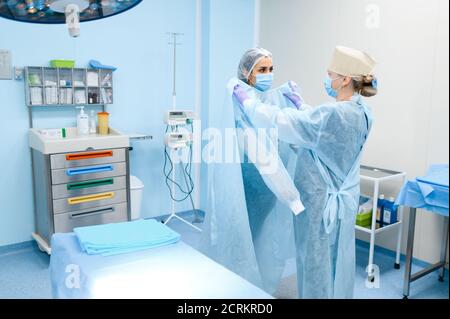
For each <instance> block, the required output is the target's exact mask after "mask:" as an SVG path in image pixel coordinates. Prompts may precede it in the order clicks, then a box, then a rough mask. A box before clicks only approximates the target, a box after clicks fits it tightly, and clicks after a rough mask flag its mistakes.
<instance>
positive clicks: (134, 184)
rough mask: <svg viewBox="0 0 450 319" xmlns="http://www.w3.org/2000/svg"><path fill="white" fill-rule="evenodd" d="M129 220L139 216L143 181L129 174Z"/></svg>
mask: <svg viewBox="0 0 450 319" xmlns="http://www.w3.org/2000/svg"><path fill="white" fill-rule="evenodd" d="M130 190H131V194H130V197H131V220H137V219H140V218H141V206H142V192H143V190H144V183H142V181H141V180H140V179H139V178H137V177H136V176H132V175H131V176H130Z"/></svg>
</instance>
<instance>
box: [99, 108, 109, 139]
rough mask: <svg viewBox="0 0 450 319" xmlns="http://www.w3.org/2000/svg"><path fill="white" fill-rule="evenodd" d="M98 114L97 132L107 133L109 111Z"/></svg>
mask: <svg viewBox="0 0 450 319" xmlns="http://www.w3.org/2000/svg"><path fill="white" fill-rule="evenodd" d="M97 116H98V134H100V135H108V134H109V113H108V112H100V113H98V114H97Z"/></svg>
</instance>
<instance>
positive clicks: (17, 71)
mask: <svg viewBox="0 0 450 319" xmlns="http://www.w3.org/2000/svg"><path fill="white" fill-rule="evenodd" d="M14 79H15V80H16V81H22V80H23V68H18V67H14Z"/></svg>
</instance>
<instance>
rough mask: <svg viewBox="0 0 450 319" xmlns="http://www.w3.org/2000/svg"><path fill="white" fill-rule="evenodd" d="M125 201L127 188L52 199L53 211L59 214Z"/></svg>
mask: <svg viewBox="0 0 450 319" xmlns="http://www.w3.org/2000/svg"><path fill="white" fill-rule="evenodd" d="M126 201H127V190H126V189H123V190H119V191H112V192H105V193H95V194H90V195H84V196H77V197H69V198H64V199H57V200H54V201H53V212H54V213H55V214H61V213H66V212H73V211H76V210H82V209H89V208H95V207H98V206H106V205H114V204H118V203H122V202H126Z"/></svg>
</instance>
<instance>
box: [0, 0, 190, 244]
mask: <svg viewBox="0 0 450 319" xmlns="http://www.w3.org/2000/svg"><path fill="white" fill-rule="evenodd" d="M170 31H176V32H183V33H184V34H185V36H184V38H183V40H182V42H183V46H182V47H180V51H179V56H178V57H179V65H178V66H179V69H178V74H179V81H178V100H179V104H180V105H184V106H190V107H192V108H193V106H194V102H195V0H170V1H167V0H159V1H156V0H155V1H148V0H147V1H143V2H142V3H141V4H140V5H139V6H137V7H136V8H134V9H133V10H130V11H128V12H126V13H123V14H121V15H117V16H114V17H111V18H109V19H104V20H99V21H94V22H88V23H83V24H81V37H80V38H78V39H72V38H70V37H69V35H68V33H67V29H66V27H65V26H64V25H38V24H26V23H17V22H14V21H9V20H6V19H1V18H0V48H1V49H9V50H11V51H12V56H13V63H14V65H16V66H25V65H38V66H40V65H48V61H49V60H51V59H55V58H58V59H75V60H76V61H77V66H79V67H85V66H86V64H87V62H88V61H89V59H91V58H95V59H98V60H100V61H102V62H103V63H105V64H109V65H115V66H117V67H118V70H117V71H116V72H115V74H114V76H115V78H114V90H115V96H114V99H115V101H114V105H112V106H110V107H109V108H108V111H109V112H110V113H111V126H112V127H115V128H117V129H119V130H122V131H123V132H127V133H131V132H139V133H146V134H151V135H153V136H154V137H155V139H154V140H153V141H143V142H137V143H136V144H135V145H133V146H135V149H134V151H133V152H132V156H131V171H132V173H133V174H135V175H137V176H138V177H139V178H140V179H142V180H143V182H144V184H145V191H144V202H143V213H144V217H147V216H152V215H160V214H162V213H168V212H169V210H170V200H169V195H168V192H167V189H166V186H165V184H164V180H163V178H162V169H163V158H164V157H163V147H162V145H163V144H162V141H163V135H164V129H165V127H164V125H163V124H162V120H163V112H164V110H166V109H168V108H169V106H170V105H171V103H172V100H171V93H172V90H171V76H172V51H171V48H170V46H169V45H168V42H169V39H168V36H167V35H166V32H170ZM0 106H1V111H2V118H1V119H0V145H1V151H0V152H1V156H0V167H1V173H0V246H1V245H7V244H11V243H17V242H22V241H27V240H30V239H31V237H30V234H31V232H32V231H33V230H34V217H33V212H32V210H33V204H32V198H33V197H32V184H31V183H32V182H31V164H30V156H29V149H28V139H27V136H28V135H27V134H28V114H27V108H26V106H25V99H24V84H23V82H18V81H0ZM35 116H36V118H37V119H38V120H37V122H36V126H38V127H62V126H69V125H74V124H75V116H76V113H75V111H74V110H71V109H66V110H61V109H60V110H57V111H56V110H46V111H38V112H35ZM179 209H183V207H179Z"/></svg>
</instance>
